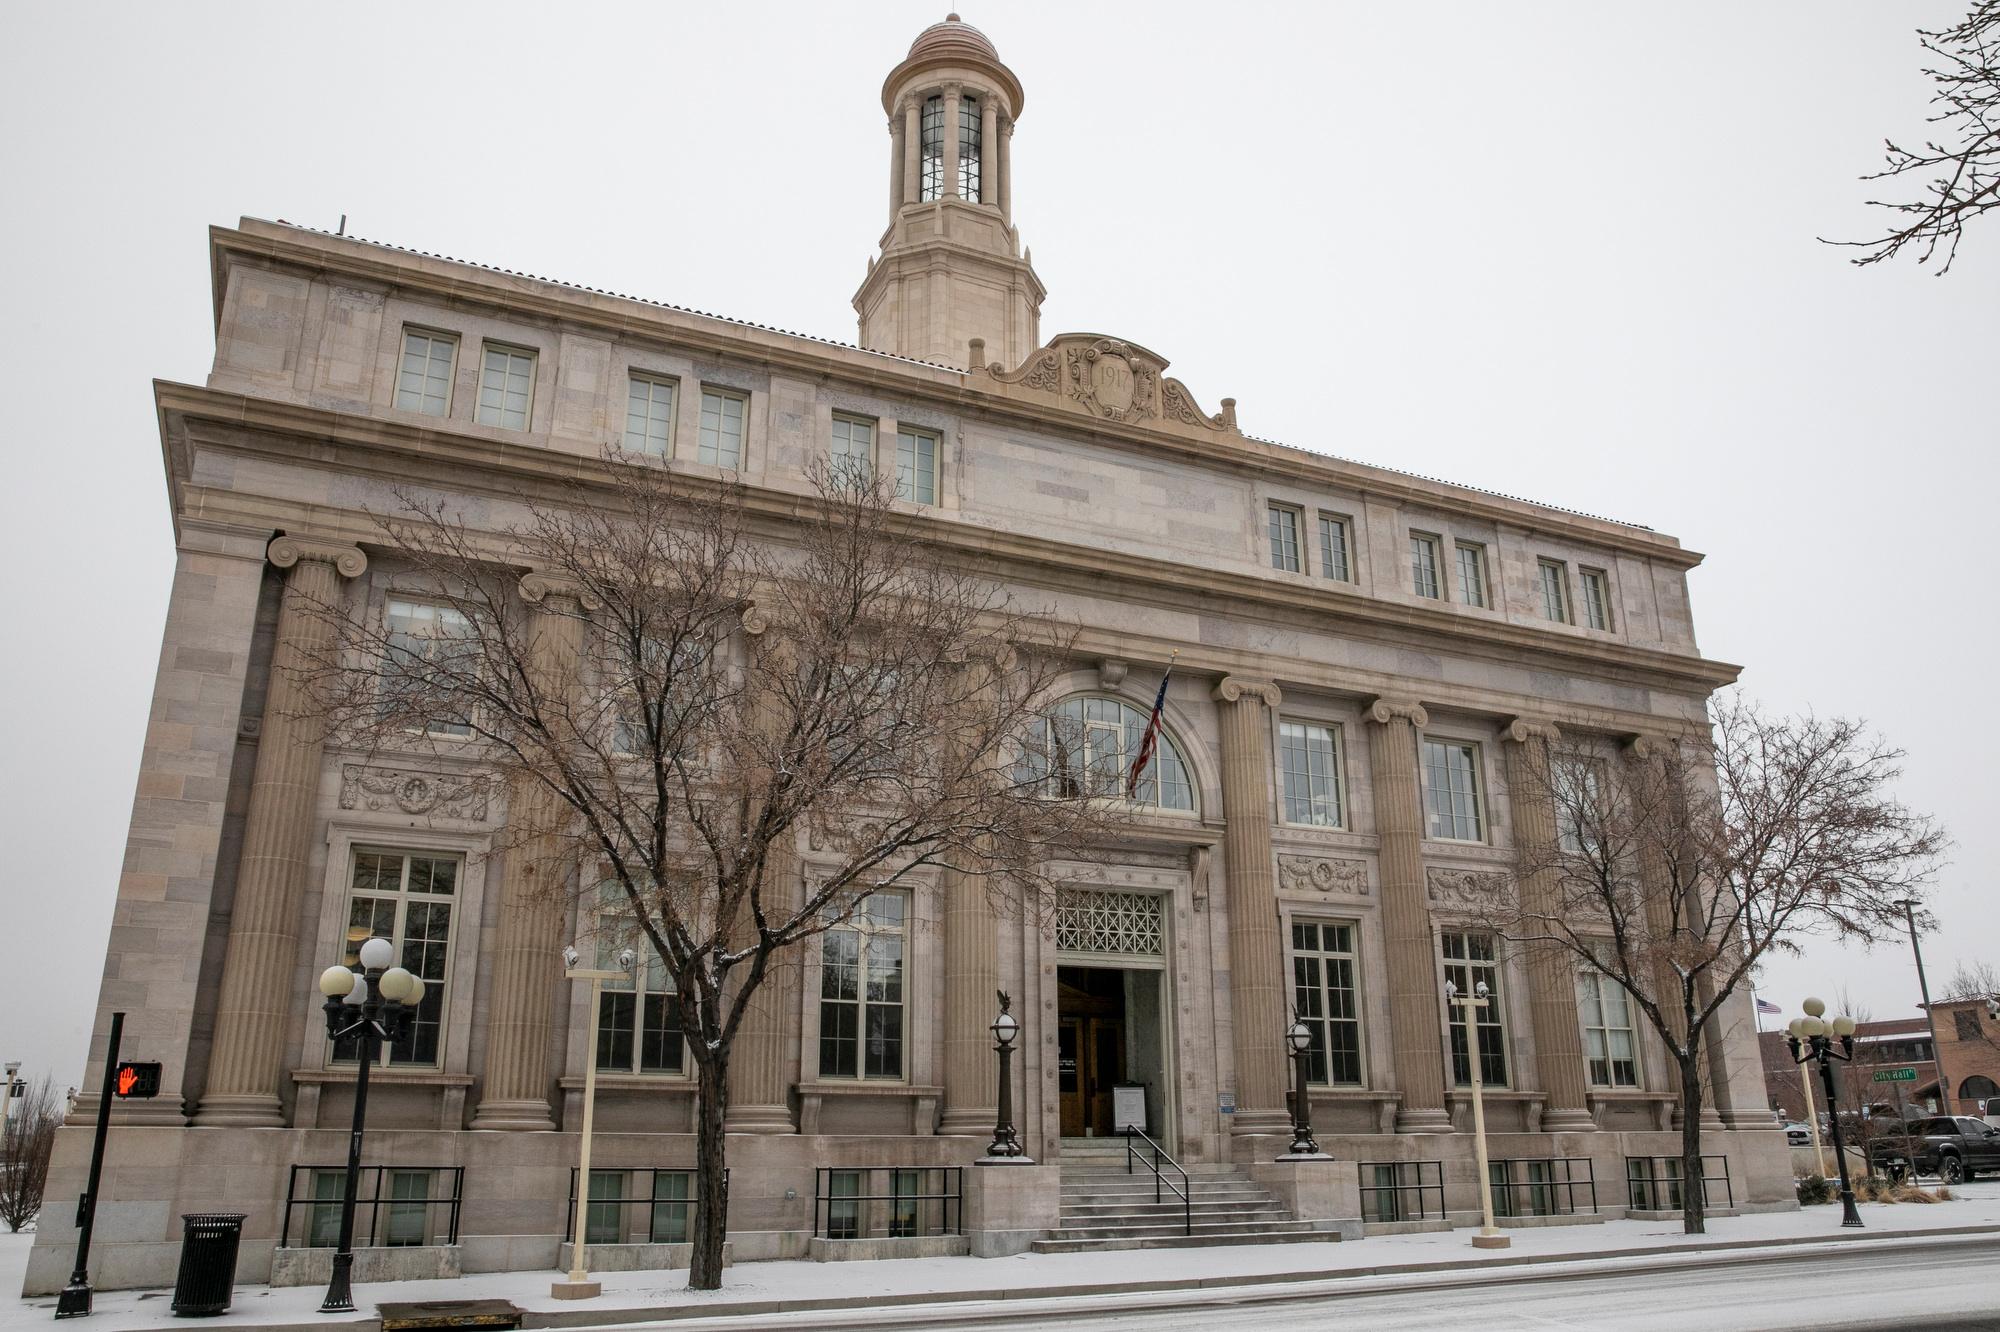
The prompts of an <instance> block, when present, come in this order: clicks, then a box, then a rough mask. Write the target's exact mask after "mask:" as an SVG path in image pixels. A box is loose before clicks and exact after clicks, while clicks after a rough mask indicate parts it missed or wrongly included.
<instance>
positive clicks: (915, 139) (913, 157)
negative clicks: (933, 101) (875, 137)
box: [896, 96, 924, 204]
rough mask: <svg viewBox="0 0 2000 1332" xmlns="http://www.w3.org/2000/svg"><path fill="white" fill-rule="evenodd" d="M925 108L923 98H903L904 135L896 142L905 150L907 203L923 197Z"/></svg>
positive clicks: (904, 178) (904, 180)
mask: <svg viewBox="0 0 2000 1332" xmlns="http://www.w3.org/2000/svg"><path fill="white" fill-rule="evenodd" d="M923 109H924V99H923V98H921V97H916V96H911V97H905V98H904V99H903V136H902V137H901V138H900V139H898V140H896V142H897V144H898V145H899V146H900V147H901V148H902V150H903V202H904V203H906V204H913V203H916V202H918V200H919V198H920V197H921V196H920V195H919V193H918V191H919V190H921V189H922V187H923V180H924V168H923V162H922V160H921V158H922V153H923V141H924V133H923V123H922V119H921V117H922V115H923Z"/></svg>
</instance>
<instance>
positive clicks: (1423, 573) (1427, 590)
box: [1410, 532, 1444, 599]
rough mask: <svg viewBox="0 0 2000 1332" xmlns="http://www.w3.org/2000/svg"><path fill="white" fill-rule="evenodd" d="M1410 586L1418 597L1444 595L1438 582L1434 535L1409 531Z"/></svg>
mask: <svg viewBox="0 0 2000 1332" xmlns="http://www.w3.org/2000/svg"><path fill="white" fill-rule="evenodd" d="M1410 588H1411V590H1412V591H1414V592H1415V593H1416V594H1417V595H1418V596H1420V597H1431V598H1433V599H1436V598H1441V597H1443V596H1444V589H1443V588H1442V587H1441V586H1440V585H1439V584H1438V539H1437V538H1436V537H1434V536H1425V535H1424V534H1423V533H1421V532H1412V533H1410Z"/></svg>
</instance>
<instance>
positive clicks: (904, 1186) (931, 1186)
mask: <svg viewBox="0 0 2000 1332" xmlns="http://www.w3.org/2000/svg"><path fill="white" fill-rule="evenodd" d="M964 1233H965V1170H964V1168H963V1167H961V1166H821V1167H820V1168H819V1169H817V1170H815V1171H813V1238H814V1239H837V1240H846V1239H917V1238H920V1237H923V1236H927V1235H962V1234H964Z"/></svg>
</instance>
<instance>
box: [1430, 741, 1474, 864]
mask: <svg viewBox="0 0 2000 1332" xmlns="http://www.w3.org/2000/svg"><path fill="white" fill-rule="evenodd" d="M1483 805H1484V802H1483V801H1482V800H1481V798H1480V789H1479V746H1477V745H1470V744H1465V743H1463V742H1462V741H1458V740H1428V739H1427V740H1425V741H1424V809H1425V812H1426V813H1428V814H1429V816H1430V829H1429V835H1430V836H1432V837H1435V838H1440V839H1442V840H1445V841H1453V842H1483V841H1485V840H1486V823H1485V811H1484V808H1483Z"/></svg>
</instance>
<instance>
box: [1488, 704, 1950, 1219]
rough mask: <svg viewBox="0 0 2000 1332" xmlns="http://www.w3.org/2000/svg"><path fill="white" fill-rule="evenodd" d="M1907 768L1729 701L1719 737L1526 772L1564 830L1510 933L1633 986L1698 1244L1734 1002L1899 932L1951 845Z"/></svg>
mask: <svg viewBox="0 0 2000 1332" xmlns="http://www.w3.org/2000/svg"><path fill="white" fill-rule="evenodd" d="M1536 752H1537V751H1535V750H1530V751H1529V753H1530V755H1531V756H1532V755H1534V754H1535V753H1536ZM1901 759H1902V753H1901V751H1898V750H1894V749H1890V748H1888V747H1886V746H1884V745H1883V744H1881V743H1880V742H1879V741H1876V740H1874V739H1872V738H1870V737H1869V736H1868V735H1866V734H1865V733H1864V731H1863V729H1862V727H1861V726H1860V725H1858V724H1857V723H1853V722H1848V721H1841V720H1822V719H1820V718H1816V717H1804V718H1773V717H1768V716H1766V715H1764V714H1763V713H1762V712H1760V711H1759V710H1758V709H1756V708H1755V707H1754V706H1752V705H1750V704H1747V703H1745V702H1743V701H1741V700H1740V699H1738V698H1735V697H1725V698H1721V699H1718V700H1715V702H1714V704H1713V707H1712V710H1711V716H1710V725H1709V726H1708V727H1705V728H1704V727H1699V726H1690V727H1687V728H1685V729H1684V730H1682V731H1681V733H1679V734H1677V735H1674V736H1672V737H1669V738H1667V739H1666V740H1663V741H1659V740H1654V741H1647V742H1641V743H1638V744H1635V745H1633V746H1631V747H1629V748H1628V750H1627V752H1625V753H1624V754H1622V755H1617V754H1612V753H1608V752H1607V751H1606V750H1605V748H1604V747H1602V746H1600V745H1596V744H1593V743H1591V742H1590V741H1589V740H1588V739H1587V738H1586V739H1581V740H1573V739H1565V740H1563V741H1558V742H1554V743H1552V744H1550V745H1549V747H1548V749H1547V751H1546V753H1545V755H1544V757H1542V758H1541V759H1539V760H1535V759H1533V758H1532V757H1531V760H1530V762H1528V763H1527V764H1525V765H1523V766H1524V768H1525V769H1526V774H1525V778H1526V781H1527V784H1528V788H1529V789H1527V790H1525V791H1518V792H1516V798H1517V799H1518V800H1522V801H1526V802H1545V803H1544V804H1543V807H1544V808H1545V809H1547V810H1548V812H1549V814H1550V815H1551V816H1552V821H1553V823H1554V825H1555V828H1556V829H1557V835H1556V836H1555V838H1554V840H1553V842H1552V843H1551V844H1549V845H1546V846H1542V847H1536V846H1532V845H1524V846H1523V847H1522V848H1521V850H1520V851H1519V853H1518V860H1517V880H1518V889H1519V891H1518V900H1517V901H1515V902H1512V903H1509V904H1508V905H1506V906H1504V907H1496V908H1494V912H1495V923H1496V924H1497V926H1498V927H1499V928H1500V929H1501V931H1502V932H1503V933H1504V934H1506V935H1507V936H1508V937H1510V938H1514V939H1516V940H1520V941H1523V942H1524V943H1526V944H1527V946H1528V947H1529V948H1531V949H1538V948H1539V949H1554V950H1556V951H1557V952H1558V954H1559V955H1566V956H1567V957H1568V958H1569V959H1571V960H1572V961H1573V962H1574V963H1575V965H1577V966H1580V967H1584V968H1589V969H1591V970H1593V971H1596V972H1598V973H1600V974H1602V975H1604V976H1607V977H1609V978H1610V979H1611V980H1612V981H1615V982H1616V983H1617V984H1618V985H1620V986H1622V987H1623V988H1624V990H1625V991H1626V992H1627V994H1628V995H1629V996H1630V998H1631V1002H1632V1005H1633V1006H1634V1007H1635V1008H1637V1009H1638V1011H1639V1012H1640V1013H1641V1014H1643V1015H1644V1017H1645V1019H1646V1025H1647V1026H1649V1027H1650V1028H1651V1029H1652V1030H1653V1032H1654V1034H1655V1035H1656V1036H1657V1038H1658V1039H1659V1041H1660V1043H1661V1045H1662V1046H1663V1047H1664V1048H1665V1049H1666V1052H1667V1054H1668V1056H1669V1057H1670V1058H1671V1059H1672V1061H1673V1063H1674V1066H1675V1069H1676V1076H1677V1080H1678V1084H1679V1085H1678V1091H1679V1096H1680V1112H1681V1113H1680V1118H1681V1173H1682V1178H1683V1180H1684V1181H1686V1182H1685V1184H1684V1187H1683V1189H1682V1199H1683V1207H1682V1223H1683V1226H1684V1228H1685V1229H1686V1231H1687V1232H1688V1233H1690V1234H1697V1233H1700V1232H1701V1231H1702V1230H1703V1229H1704V1228H1705V1211H1706V1208H1705V1203H1704V1199H1703V1197H1702V1190H1701V1188H1700V1187H1699V1185H1698V1184H1697V1183H1696V1181H1698V1180H1700V1178H1701V1173H1702V1171H1701V1104H1702V1087H1703V1081H1704V1076H1705V1073H1706V1072H1707V1068H1706V1065H1707V1063H1708V1060H1709V1059H1710V1057H1711V1055H1712V1053H1714V1047H1715V1046H1716V1044H1717V1042H1718V1041H1719V1040H1720V1039H1721V1037H1722V1033H1721V1032H1720V1031H1719V1029H1718V1023H1719V1021H1720V1020H1721V1017H1720V1015H1721V1014H1722V1012H1723V1008H1724V1005H1725V1004H1726V1003H1727V1002H1728V1001H1729V1000H1730V998H1731V997H1732V996H1734V995H1735V994H1736V993H1737V991H1738V990H1739V989H1741V988H1743V987H1744V986H1745V985H1747V984H1748V983H1749V981H1750V979H1751V976H1752V974H1753V973H1754V971H1755V970H1756V967H1757V965H1758V963H1759V962H1760V961H1762V960H1763V959H1764V958H1765V957H1767V956H1770V955H1772V954H1775V953H1795V952H1798V951H1799V950H1800V948H1801V946H1802V945H1803V944H1804V943H1805V942H1806V941H1807V940H1808V939H1810V938H1814V937H1821V936H1831V937H1835V938H1844V939H1862V940H1872V939H1875V938H1878V937H1883V936H1884V935H1887V934H1893V933H1894V932H1895V931H1896V930H1897V929H1899V928H1900V927H1901V922H1902V919H1903V917H1902V908H1901V907H1900V906H1899V905H1898V902H1899V900H1900V899H1902V898H1905V897H1913V896H1917V895H1919V894H1920V893H1921V892H1922V891H1923V890H1924V888H1925V887H1926V885H1927V884H1928V882H1929V879H1930V877H1931V874H1932V873H1933V869H1934V866H1935V864H1936V862H1937V860H1938V857H1939V856H1940V855H1941V854H1942V852H1943V850H1944V848H1945V846H1946V840H1945V837H1944V834H1943V833H1942V831H1941V830H1939V829H1938V828H1937V826H1936V825H1934V824H1933V823H1932V821H1931V820H1930V819H1929V818H1927V817H1925V816H1923V815H1920V814H1916V813H1913V812H1912V811H1910V810H1908V809H1907V808H1905V807H1904V806H1903V805H1901V804H1900V803H1898V802H1897V801H1896V800H1895V798H1894V797H1893V795H1892V794H1891V789H1892V788H1893V786H1894V784H1895V781H1896V778H1897V777H1898V775H1899V772H1900V769H1899V766H1898V765H1899V763H1900V761H1901ZM1524 840H1525V839H1524ZM1922 918H1923V916H1922V914H1921V913H1920V914H1919V919H1920V920H1921V919H1922Z"/></svg>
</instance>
